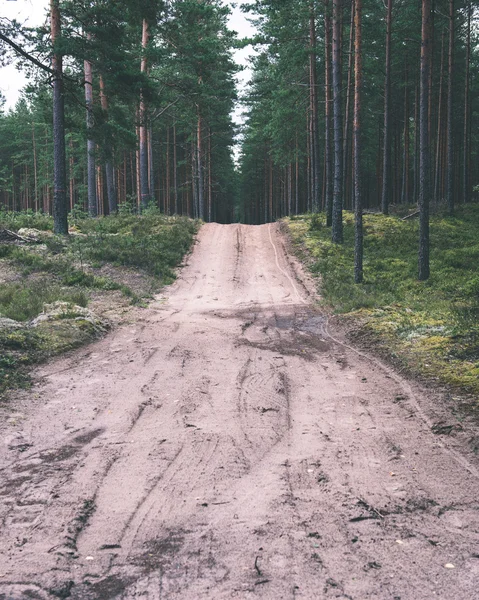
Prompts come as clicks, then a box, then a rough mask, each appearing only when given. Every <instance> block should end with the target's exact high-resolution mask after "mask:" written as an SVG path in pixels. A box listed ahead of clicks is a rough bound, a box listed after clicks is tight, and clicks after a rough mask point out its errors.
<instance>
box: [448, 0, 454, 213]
mask: <svg viewBox="0 0 479 600" xmlns="http://www.w3.org/2000/svg"><path fill="white" fill-rule="evenodd" d="M447 70H448V82H447V166H446V198H447V209H448V212H449V214H450V215H451V216H452V215H453V214H454V139H453V125H452V119H453V92H452V84H453V70H454V0H449V51H448V65H447Z"/></svg>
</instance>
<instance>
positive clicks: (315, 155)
mask: <svg viewBox="0 0 479 600" xmlns="http://www.w3.org/2000/svg"><path fill="white" fill-rule="evenodd" d="M309 52H310V54H309V80H310V105H311V106H310V110H311V123H312V126H311V147H312V152H311V173H312V194H311V200H312V211H313V212H318V211H319V204H320V201H319V195H320V184H319V172H320V166H319V135H318V134H319V129H318V86H317V82H318V81H317V72H316V22H315V14H314V4H313V3H311V5H310V15H309Z"/></svg>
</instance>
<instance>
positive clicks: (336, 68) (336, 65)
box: [332, 0, 343, 244]
mask: <svg viewBox="0 0 479 600" xmlns="http://www.w3.org/2000/svg"><path fill="white" fill-rule="evenodd" d="M341 84H342V82H341V0H333V122H334V188H333V217H332V241H333V242H335V243H336V244H342V242H343V190H342V183H343V173H342V170H343V139H342V137H343V123H342V105H341Z"/></svg>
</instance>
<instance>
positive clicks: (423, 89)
mask: <svg viewBox="0 0 479 600" xmlns="http://www.w3.org/2000/svg"><path fill="white" fill-rule="evenodd" d="M421 12H422V16H421V20H422V25H421V71H420V84H419V86H420V101H419V280H420V281H425V280H426V279H428V278H429V274H430V267H429V203H430V177H429V73H430V68H431V54H432V53H431V29H432V27H431V21H432V11H431V0H422V11H421Z"/></svg>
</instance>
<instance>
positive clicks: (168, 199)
mask: <svg viewBox="0 0 479 600" xmlns="http://www.w3.org/2000/svg"><path fill="white" fill-rule="evenodd" d="M170 177H171V154H170V128H169V127H167V128H166V193H165V214H167V215H170V214H171V179H170Z"/></svg>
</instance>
